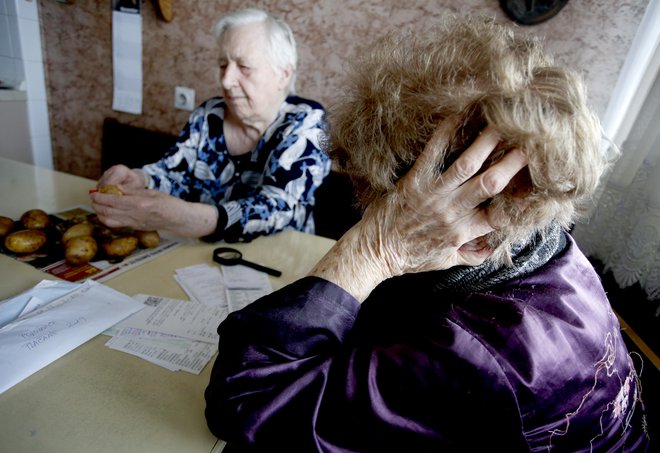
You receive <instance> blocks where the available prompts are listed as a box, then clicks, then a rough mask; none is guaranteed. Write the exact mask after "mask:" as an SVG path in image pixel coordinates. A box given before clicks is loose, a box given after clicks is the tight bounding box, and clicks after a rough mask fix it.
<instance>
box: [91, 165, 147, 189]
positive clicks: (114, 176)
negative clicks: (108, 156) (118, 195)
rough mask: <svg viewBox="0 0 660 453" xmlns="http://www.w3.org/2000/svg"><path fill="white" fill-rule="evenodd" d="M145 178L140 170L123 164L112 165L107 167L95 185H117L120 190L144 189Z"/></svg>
mask: <svg viewBox="0 0 660 453" xmlns="http://www.w3.org/2000/svg"><path fill="white" fill-rule="evenodd" d="M146 183H147V178H146V176H145V174H144V173H143V172H142V170H139V169H137V168H134V169H131V168H128V167H127V166H125V165H114V166H112V167H110V168H108V169H107V170H106V171H105V173H103V175H102V176H101V179H99V182H98V184H97V187H102V186H105V185H108V184H113V185H115V186H118V187H119V188H120V189H122V191H125V190H136V189H144V188H145V187H146Z"/></svg>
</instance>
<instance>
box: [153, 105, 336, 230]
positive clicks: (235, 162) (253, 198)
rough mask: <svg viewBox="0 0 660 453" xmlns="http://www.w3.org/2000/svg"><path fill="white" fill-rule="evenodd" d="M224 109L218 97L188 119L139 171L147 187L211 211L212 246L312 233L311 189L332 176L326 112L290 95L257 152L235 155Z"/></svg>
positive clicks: (312, 204) (258, 146) (254, 150)
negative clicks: (288, 232)
mask: <svg viewBox="0 0 660 453" xmlns="http://www.w3.org/2000/svg"><path fill="white" fill-rule="evenodd" d="M225 108H226V104H225V102H224V100H223V99H222V98H219V97H216V98H212V99H209V100H208V101H206V102H204V103H203V104H202V105H201V106H200V107H198V108H197V109H196V110H195V111H194V112H193V113H192V114H191V115H190V118H189V119H188V123H186V125H185V127H184V128H183V130H182V131H181V134H180V135H179V139H178V141H177V143H176V144H175V145H174V146H173V147H172V148H171V149H170V150H169V151H168V152H167V153H166V154H165V156H164V157H163V158H162V159H161V160H159V161H158V162H155V163H153V164H149V165H145V166H144V167H142V170H143V171H144V172H145V173H146V174H147V176H149V188H150V189H156V190H160V191H161V192H165V193H168V194H170V195H173V196H176V197H178V198H181V199H183V200H186V201H191V202H202V203H207V204H211V205H214V206H216V207H217V208H218V214H219V216H218V217H219V222H218V223H219V224H218V230H219V231H216V233H217V234H216V235H214V236H215V237H214V239H215V240H220V239H223V240H225V241H227V242H237V241H244V242H248V241H250V240H252V239H253V238H255V237H257V236H260V235H266V234H272V233H276V232H278V231H281V230H284V229H287V228H294V229H296V230H300V231H304V232H307V233H314V217H313V208H314V191H315V190H316V188H317V187H319V185H320V184H321V182H322V181H323V179H324V178H325V176H326V175H327V174H328V172H329V171H330V160H329V158H328V156H327V154H326V153H325V152H324V151H323V150H322V149H321V146H322V144H323V140H324V138H325V136H326V131H327V124H326V116H325V110H324V108H323V106H322V105H320V104H319V103H317V102H315V101H312V100H308V99H303V98H300V97H296V96H289V97H288V98H287V99H286V100H285V101H284V103H283V104H282V106H281V107H280V111H279V114H278V116H277V118H276V119H275V121H274V122H273V123H272V124H271V125H270V126H269V127H268V129H267V130H266V132H265V133H264V134H263V136H262V137H261V139H260V140H259V143H258V144H257V146H256V147H255V148H254V149H253V150H252V151H251V152H249V153H246V154H243V155H240V156H232V155H230V154H229V152H228V150H227V144H226V142H225V137H224V134H223V122H224V112H225ZM223 226H224V228H223Z"/></svg>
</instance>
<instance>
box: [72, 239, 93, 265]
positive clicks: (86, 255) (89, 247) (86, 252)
mask: <svg viewBox="0 0 660 453" xmlns="http://www.w3.org/2000/svg"><path fill="white" fill-rule="evenodd" d="M98 248H99V247H98V244H97V243H96V240H94V238H93V237H92V236H89V235H87V236H75V237H72V238H70V239H69V240H68V241H67V242H66V243H65V244H64V260H65V261H66V262H67V263H69V264H71V265H72V266H80V265H81V264H87V263H89V262H90V261H91V260H92V258H94V256H95V255H96V252H97V251H98Z"/></svg>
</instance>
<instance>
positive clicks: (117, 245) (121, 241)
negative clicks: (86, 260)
mask: <svg viewBox="0 0 660 453" xmlns="http://www.w3.org/2000/svg"><path fill="white" fill-rule="evenodd" d="M137 245H138V239H137V238H136V237H135V236H123V237H118V238H115V239H111V240H109V241H107V242H104V243H103V244H102V247H103V250H105V253H106V254H107V255H108V256H109V257H111V258H123V257H125V256H128V255H130V254H131V253H133V252H134V251H135V249H136V248H137Z"/></svg>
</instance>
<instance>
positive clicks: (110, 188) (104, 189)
mask: <svg viewBox="0 0 660 453" xmlns="http://www.w3.org/2000/svg"><path fill="white" fill-rule="evenodd" d="M99 192H101V193H109V194H112V195H124V192H122V191H121V190H120V189H119V187H117V186H115V185H114V184H106V185H104V186H101V187H99Z"/></svg>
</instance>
